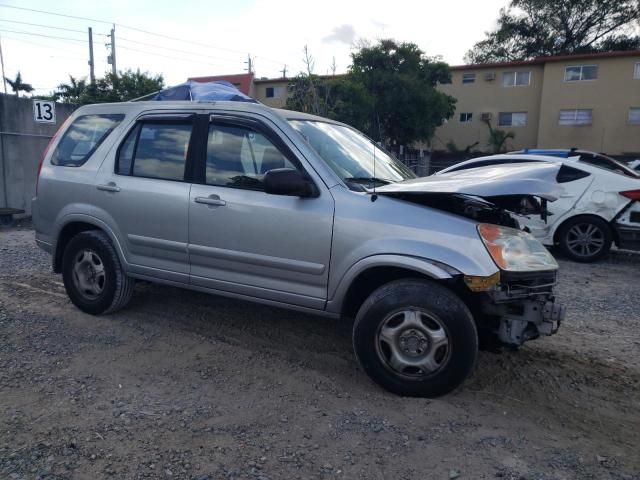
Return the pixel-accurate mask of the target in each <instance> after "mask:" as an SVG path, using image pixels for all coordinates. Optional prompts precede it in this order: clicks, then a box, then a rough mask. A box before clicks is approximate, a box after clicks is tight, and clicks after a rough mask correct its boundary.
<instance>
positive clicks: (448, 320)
mask: <svg viewBox="0 0 640 480" xmlns="http://www.w3.org/2000/svg"><path fill="white" fill-rule="evenodd" d="M353 346H354V350H355V352H356V356H357V358H358V361H359V362H360V364H361V366H362V368H363V369H364V371H365V372H366V373H367V374H368V375H369V377H371V379H372V380H373V381H375V382H376V383H378V384H379V385H381V386H382V387H384V388H385V389H387V390H389V391H391V392H393V393H396V394H398V395H403V396H411V397H437V396H440V395H444V394H446V393H449V392H450V391H452V390H453V389H454V388H456V387H457V386H458V385H460V384H461V383H462V381H463V380H464V379H465V378H466V377H467V376H468V375H469V373H470V372H471V371H472V370H473V366H474V364H475V360H476V357H477V354H478V333H477V330H476V326H475V322H474V320H473V317H472V315H471V312H469V309H468V308H467V307H466V305H465V304H464V303H463V302H462V300H460V298H458V296H457V295H455V294H454V293H453V292H451V291H450V290H448V289H447V288H445V287H443V286H441V285H438V284H437V283H435V282H432V281H427V280H414V279H406V280H397V281H394V282H391V283H388V284H386V285H383V286H382V287H380V288H378V289H377V290H375V291H374V292H373V293H372V294H371V295H370V296H369V298H368V299H367V300H366V301H365V302H364V303H363V305H362V307H361V308H360V311H359V312H358V315H357V316H356V320H355V324H354V327H353Z"/></svg>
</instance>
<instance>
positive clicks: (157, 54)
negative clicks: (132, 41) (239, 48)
mask: <svg viewBox="0 0 640 480" xmlns="http://www.w3.org/2000/svg"><path fill="white" fill-rule="evenodd" d="M118 48H122V49H124V50H130V51H132V52H138V53H145V54H147V55H156V56H158V57H164V58H170V59H172V60H180V61H183V62H189V63H203V64H205V65H212V66H217V65H216V64H215V63H210V62H203V61H201V60H198V59H195V58H194V59H191V58H181V57H172V56H170V55H163V54H162V53H155V52H150V51H148V50H139V49H137V48H131V47H123V46H122V45H120V46H119V47H118Z"/></svg>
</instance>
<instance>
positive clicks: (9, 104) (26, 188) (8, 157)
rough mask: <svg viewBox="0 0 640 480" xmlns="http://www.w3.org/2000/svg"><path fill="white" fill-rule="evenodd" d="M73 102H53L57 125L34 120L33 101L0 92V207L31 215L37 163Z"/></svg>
mask: <svg viewBox="0 0 640 480" xmlns="http://www.w3.org/2000/svg"><path fill="white" fill-rule="evenodd" d="M76 108H78V107H77V106H76V105H69V104H62V103H57V104H56V124H55V125H54V124H48V123H37V122H36V121H35V120H34V118H33V100H32V99H30V98H19V97H17V96H15V95H5V94H0V208H4V207H6V208H19V209H22V210H24V211H25V215H23V216H30V215H31V199H32V198H33V196H34V194H35V189H36V175H37V171H38V162H39V161H40V157H41V155H42V152H43V151H44V149H45V148H46V146H47V144H48V143H49V140H51V137H53V135H54V134H55V132H56V131H57V129H58V127H59V126H60V125H62V123H63V122H64V121H65V120H66V118H67V117H68V116H69V115H71V113H73V111H74V110H75V109H76Z"/></svg>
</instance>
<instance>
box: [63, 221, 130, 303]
mask: <svg viewBox="0 0 640 480" xmlns="http://www.w3.org/2000/svg"><path fill="white" fill-rule="evenodd" d="M62 279H63V281H64V287H65V289H66V291H67V295H69V298H70V299H71V302H72V303H73V304H74V305H75V306H76V307H78V308H79V309H80V310H82V311H83V312H85V313H89V314H91V315H101V314H107V313H113V312H115V311H117V310H119V309H121V308H123V307H124V306H125V305H127V303H129V300H130V299H131V296H132V294H133V286H134V284H135V280H134V279H133V278H130V277H127V275H126V274H125V272H124V270H123V268H122V265H121V264H120V259H119V258H118V254H117V253H116V251H115V249H114V248H113V245H112V244H111V241H110V240H109V237H107V235H105V233H104V232H101V231H99V230H91V231H88V232H82V233H79V234H78V235H76V236H75V237H73V238H72V239H71V240H70V241H69V243H68V244H67V246H66V248H65V250H64V254H63V257H62Z"/></svg>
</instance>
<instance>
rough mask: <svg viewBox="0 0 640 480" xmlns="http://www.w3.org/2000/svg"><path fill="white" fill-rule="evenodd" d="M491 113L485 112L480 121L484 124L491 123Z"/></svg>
mask: <svg viewBox="0 0 640 480" xmlns="http://www.w3.org/2000/svg"><path fill="white" fill-rule="evenodd" d="M491 117H492V115H491V112H483V113H482V115H480V119H481V120H482V121H483V122H490V121H491Z"/></svg>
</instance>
